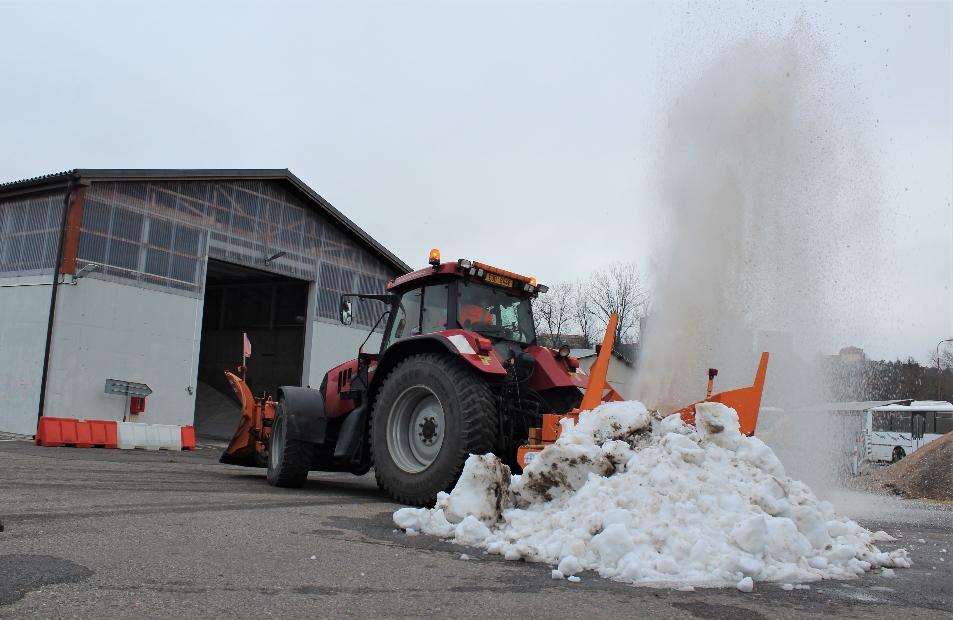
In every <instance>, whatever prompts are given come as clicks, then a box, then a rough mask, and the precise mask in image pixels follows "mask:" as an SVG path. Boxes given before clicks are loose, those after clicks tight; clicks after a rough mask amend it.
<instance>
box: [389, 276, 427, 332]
mask: <svg viewBox="0 0 953 620" xmlns="http://www.w3.org/2000/svg"><path fill="white" fill-rule="evenodd" d="M422 293H423V291H422V290H421V289H417V290H414V291H407V292H406V293H404V294H403V295H401V296H400V301H398V302H397V309H396V311H395V313H394V320H393V322H392V323H391V331H390V333H389V334H388V335H387V342H388V343H392V342H394V341H396V340H400V339H401V338H407V337H409V336H414V335H417V334H419V333H420V299H421V297H422Z"/></svg>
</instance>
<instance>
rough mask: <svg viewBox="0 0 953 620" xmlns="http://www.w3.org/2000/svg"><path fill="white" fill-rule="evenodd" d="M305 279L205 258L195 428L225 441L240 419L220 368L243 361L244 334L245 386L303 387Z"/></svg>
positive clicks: (271, 390)
mask: <svg viewBox="0 0 953 620" xmlns="http://www.w3.org/2000/svg"><path fill="white" fill-rule="evenodd" d="M308 288H309V284H308V282H304V281H302V280H295V279H293V278H288V277H285V276H280V275H275V274H272V273H267V272H264V271H258V270H256V269H250V268H248V267H240V266H238V265H233V264H231V263H225V262H222V261H216V260H211V259H210V260H209V262H208V272H207V275H206V282H205V305H204V311H203V314H202V340H201V346H200V349H199V369H198V385H197V392H196V399H195V431H196V434H197V435H198V436H200V437H202V438H204V439H213V440H228V439H230V438H231V436H232V434H233V433H234V432H235V428H236V427H237V426H238V422H239V418H240V415H241V413H240V408H239V405H238V400H237V399H236V398H235V396H234V394H233V392H232V389H231V388H230V387H229V385H228V381H227V380H226V379H225V374H224V371H226V370H230V371H232V372H235V369H236V368H237V367H238V366H239V365H240V364H241V361H242V342H243V341H242V334H243V333H247V334H248V339H249V340H250V341H251V345H252V355H251V357H250V358H249V359H248V361H247V363H246V366H247V367H248V386H249V387H250V388H251V391H252V393H253V394H255V395H256V396H258V395H260V394H261V393H262V392H263V391H267V392H268V393H270V394H272V395H274V394H276V392H277V389H278V387H279V386H281V385H301V375H302V369H303V363H304V351H305V326H306V322H307V314H308Z"/></svg>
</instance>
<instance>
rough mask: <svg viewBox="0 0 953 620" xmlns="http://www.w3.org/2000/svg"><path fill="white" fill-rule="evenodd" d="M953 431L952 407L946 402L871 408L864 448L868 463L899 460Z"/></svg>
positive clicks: (919, 402) (933, 401) (896, 404)
mask: <svg viewBox="0 0 953 620" xmlns="http://www.w3.org/2000/svg"><path fill="white" fill-rule="evenodd" d="M950 431H953V404H950V403H948V402H946V401H936V400H914V401H901V402H898V403H893V404H890V405H883V406H881V407H873V408H871V409H868V410H867V412H866V414H865V416H864V444H865V445H864V449H865V452H866V454H867V460H868V461H875V462H891V463H894V462H896V461H899V460H900V459H902V458H903V457H905V456H907V455H908V454H911V453H913V452H915V451H916V450H918V449H919V448H922V447H923V446H925V445H926V444H928V443H930V442H931V441H933V440H934V439H937V438H939V437H941V436H942V435H943V434H944V433H949V432H950Z"/></svg>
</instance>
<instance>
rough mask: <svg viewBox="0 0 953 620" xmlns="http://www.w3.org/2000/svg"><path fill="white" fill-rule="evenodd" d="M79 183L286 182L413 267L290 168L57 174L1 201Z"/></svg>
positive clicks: (12, 187)
mask: <svg viewBox="0 0 953 620" xmlns="http://www.w3.org/2000/svg"><path fill="white" fill-rule="evenodd" d="M71 179H72V180H74V181H76V182H77V183H82V182H83V181H90V182H95V181H160V180H161V181H198V180H209V181H227V180H235V179H243V180H247V179H255V180H267V179H273V180H277V181H285V182H287V183H288V184H290V185H291V186H292V187H293V188H294V189H296V190H297V191H298V192H300V193H301V194H303V195H304V196H305V197H306V198H307V199H308V201H309V202H310V203H311V204H312V205H313V206H315V207H316V208H317V209H318V210H319V211H320V212H322V213H323V214H324V215H326V216H328V217H330V218H331V219H332V220H333V221H336V222H337V223H338V224H340V225H341V226H342V227H343V228H344V229H345V230H347V231H348V232H350V233H351V234H352V235H354V236H355V237H356V238H357V239H358V241H360V242H362V243H363V244H364V245H366V246H367V247H368V248H370V249H371V250H373V251H374V252H375V253H377V254H379V255H380V256H381V257H383V258H384V260H386V261H387V262H388V263H390V264H391V265H393V266H394V267H395V268H397V270H398V271H401V272H402V273H407V272H409V271H411V269H410V266H409V265H408V264H407V263H405V262H404V261H402V260H400V259H399V258H397V256H396V255H395V254H394V253H393V252H391V251H390V250H388V249H387V248H385V247H384V246H383V245H381V244H380V243H379V242H378V241H377V240H376V239H374V238H373V237H371V236H370V235H369V234H367V232H365V231H364V229H362V228H361V227H360V226H358V225H357V224H355V223H354V222H352V221H351V220H350V218H348V217H347V216H345V215H344V214H343V213H341V212H340V211H338V210H337V209H336V208H335V207H334V206H333V205H332V204H331V203H330V202H328V201H327V200H325V199H324V198H323V197H322V196H321V195H320V194H318V193H317V192H316V191H314V190H313V189H311V188H310V187H309V186H308V185H307V183H305V182H304V181H302V180H301V179H299V178H298V177H296V176H295V175H294V174H292V173H291V171H290V170H288V169H287V168H261V169H243V168H209V169H204V168H182V169H164V168H142V169H134V168H76V169H73V170H64V171H63V172H56V173H53V174H45V175H42V176H37V177H32V178H29V179H20V180H17V181H8V182H6V183H0V198H3V197H5V196H13V195H18V194H23V193H32V192H41V191H52V190H55V189H57V188H59V187H63V188H65V186H66V184H67V183H69V181H70V180H71Z"/></svg>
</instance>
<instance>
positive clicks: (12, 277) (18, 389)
mask: <svg viewBox="0 0 953 620" xmlns="http://www.w3.org/2000/svg"><path fill="white" fill-rule="evenodd" d="M63 198H64V195H63V193H62V192H60V193H54V194H46V195H39V196H28V197H18V198H11V199H4V200H0V431H6V432H12V433H20V434H24V435H32V434H33V433H34V432H35V431H36V414H37V410H38V408H39V400H40V383H41V378H42V376H43V353H44V351H45V349H46V330H47V324H48V321H49V316H50V295H51V294H52V288H51V285H52V283H53V267H54V265H55V264H56V251H57V246H58V243H59V236H60V235H59V233H60V230H61V225H62V221H63Z"/></svg>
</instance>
